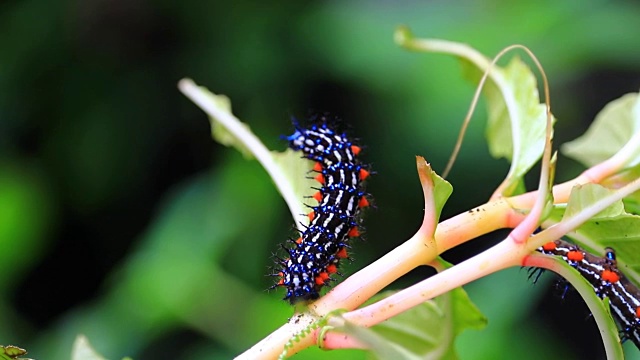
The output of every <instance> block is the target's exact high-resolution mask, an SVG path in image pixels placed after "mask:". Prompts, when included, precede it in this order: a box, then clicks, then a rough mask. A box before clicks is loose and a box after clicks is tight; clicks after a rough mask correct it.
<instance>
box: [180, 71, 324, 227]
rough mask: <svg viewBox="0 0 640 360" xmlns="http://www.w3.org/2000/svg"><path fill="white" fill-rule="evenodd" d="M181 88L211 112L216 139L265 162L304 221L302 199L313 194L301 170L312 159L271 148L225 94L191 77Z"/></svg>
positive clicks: (200, 105) (296, 212)
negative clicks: (235, 111) (215, 92)
mask: <svg viewBox="0 0 640 360" xmlns="http://www.w3.org/2000/svg"><path fill="white" fill-rule="evenodd" d="M178 87H179V88H180V90H181V91H182V92H183V93H184V94H185V95H186V96H187V97H188V98H189V99H191V100H192V101H193V102H194V103H196V105H198V106H199V107H200V108H201V109H202V110H204V112H205V113H207V115H209V118H210V120H211V132H212V135H213V137H214V139H216V140H217V141H219V142H221V143H222V144H225V145H227V146H233V147H235V148H236V149H238V151H240V152H241V153H243V154H244V155H245V156H246V157H249V158H250V157H255V158H256V159H257V160H258V161H259V162H260V164H262V166H263V167H264V168H265V170H267V172H268V173H269V175H270V176H271V179H273V182H274V183H275V184H276V187H277V188H278V190H279V191H280V194H282V197H283V198H284V200H285V201H286V202H287V206H288V207H289V211H290V212H291V215H292V216H293V218H294V219H297V220H301V219H302V218H301V217H300V215H301V214H303V213H305V210H306V207H305V203H304V202H301V201H300V200H301V199H304V197H305V196H308V195H310V190H309V189H310V187H309V183H308V182H306V181H305V179H304V178H305V176H304V175H305V173H306V171H305V172H301V169H306V170H308V169H309V166H311V165H310V164H309V161H306V160H304V159H301V158H300V156H299V155H293V154H292V152H290V151H289V152H286V153H278V152H272V151H269V150H268V149H267V148H266V146H264V144H263V143H262V142H261V141H260V139H259V138H258V137H257V136H256V135H255V134H253V133H252V132H251V129H250V128H249V126H247V125H246V124H244V123H243V122H241V121H240V120H239V119H238V118H236V117H235V116H234V115H233V114H232V113H231V103H230V101H229V99H228V98H227V97H226V96H224V95H216V94H213V93H212V92H210V91H209V90H208V89H207V88H205V87H203V86H197V85H196V84H195V83H194V82H193V81H192V80H189V79H183V80H181V81H180V83H179V84H178ZM296 222H297V223H299V221H296ZM298 228H299V229H300V230H302V225H300V224H298Z"/></svg>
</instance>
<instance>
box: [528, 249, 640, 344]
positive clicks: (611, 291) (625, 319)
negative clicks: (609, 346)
mask: <svg viewBox="0 0 640 360" xmlns="http://www.w3.org/2000/svg"><path fill="white" fill-rule="evenodd" d="M537 251H539V252H541V253H543V254H548V255H555V256H560V257H562V259H563V260H564V261H566V262H567V263H568V264H569V265H571V266H573V267H574V268H575V269H576V270H577V271H578V272H579V273H580V275H582V276H583V277H584V278H585V279H587V281H588V282H589V283H590V284H591V286H592V287H593V289H594V291H595V292H596V294H597V295H598V296H599V297H601V298H604V297H607V298H609V307H610V308H611V314H612V315H613V317H614V319H615V320H616V322H617V323H618V324H619V325H620V328H621V330H620V332H621V335H622V336H621V337H622V340H631V341H633V343H634V344H635V345H636V347H638V349H640V289H638V287H637V286H636V285H635V284H633V283H632V282H631V281H629V279H627V278H626V277H625V276H624V274H622V273H621V272H620V270H619V269H618V266H617V260H616V254H615V251H614V250H613V249H611V248H606V249H605V256H604V257H598V256H595V255H593V254H590V253H588V252H586V251H584V250H582V249H580V248H579V247H578V246H576V245H574V244H571V243H568V242H566V241H563V240H556V241H552V242H549V243H546V244H544V245H543V246H541V247H540V248H538V249H537Z"/></svg>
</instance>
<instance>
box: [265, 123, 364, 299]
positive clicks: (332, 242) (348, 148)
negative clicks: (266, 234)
mask: <svg viewBox="0 0 640 360" xmlns="http://www.w3.org/2000/svg"><path fill="white" fill-rule="evenodd" d="M309 123H310V126H308V127H307V128H304V127H301V126H300V125H299V124H298V123H297V122H295V121H294V127H295V131H294V133H293V134H292V135H290V136H287V137H286V138H285V139H286V140H287V141H288V142H289V146H290V147H291V148H292V149H294V150H296V151H300V152H302V157H304V158H307V159H309V160H312V161H314V162H315V165H314V167H313V170H312V171H314V172H316V173H317V176H316V177H315V180H316V181H318V183H319V184H320V187H319V188H318V189H317V190H318V191H317V192H316V193H315V194H314V195H313V198H314V199H315V200H316V201H317V203H318V205H316V206H310V207H311V209H312V211H311V212H310V213H309V214H308V216H309V219H310V223H309V225H308V226H307V227H306V229H305V230H304V231H303V232H302V234H301V236H300V237H299V238H297V239H295V240H293V239H291V240H290V243H291V244H292V246H291V247H289V248H287V247H285V251H286V252H287V257H286V258H285V259H280V260H279V261H278V265H279V266H280V267H281V270H280V271H279V272H278V273H277V274H275V275H276V276H278V277H279V280H278V282H277V283H276V284H275V285H274V286H273V287H274V288H275V287H285V288H286V290H287V292H286V295H285V297H284V300H288V301H289V302H290V303H291V304H294V303H296V302H299V301H306V300H313V299H317V298H318V297H319V296H320V290H321V288H322V287H323V286H324V285H328V284H329V283H330V282H331V281H334V279H333V278H332V277H331V276H332V275H333V274H336V273H337V272H338V265H339V264H340V261H341V260H342V259H346V258H348V254H347V248H349V244H348V242H349V239H350V238H354V237H358V236H360V230H359V220H360V210H361V209H362V208H365V207H367V206H369V200H368V199H367V196H366V195H365V192H364V180H365V179H367V178H368V177H369V175H370V172H369V170H367V169H366V167H365V166H364V165H363V164H361V163H360V161H359V160H358V155H359V154H360V151H361V148H360V147H359V146H358V145H356V144H355V143H354V142H353V141H352V140H351V139H350V138H349V137H347V135H346V134H345V133H340V132H338V131H337V130H335V126H334V125H335V124H336V123H337V120H336V119H335V118H333V117H331V116H329V115H327V114H320V115H315V116H313V117H311V118H310V119H309Z"/></svg>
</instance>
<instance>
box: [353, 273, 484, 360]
mask: <svg viewBox="0 0 640 360" xmlns="http://www.w3.org/2000/svg"><path fill="white" fill-rule="evenodd" d="M443 263H444V262H443ZM390 294H391V292H387V293H383V294H380V295H378V296H376V297H374V298H372V300H370V301H369V302H375V301H378V300H380V299H382V298H385V297H387V296H389V295H390ZM486 324H487V319H486V318H485V317H484V315H482V313H480V311H479V310H478V308H477V307H476V306H475V305H474V304H473V303H472V302H471V300H470V299H469V297H468V296H467V293H466V292H465V291H464V290H463V289H462V288H457V289H454V290H452V291H450V292H448V293H446V294H443V295H441V296H438V297H437V298H435V299H433V300H429V301H426V302H424V303H422V304H420V305H419V306H416V307H414V308H412V309H410V310H408V311H405V312H403V313H401V314H399V315H397V316H395V317H393V318H391V319H389V320H387V321H385V322H383V323H381V324H378V325H376V326H374V327H372V328H370V329H364V328H356V327H355V326H351V327H347V328H346V329H345V330H344V331H345V332H347V333H349V334H352V335H354V336H356V337H357V338H358V339H359V340H361V341H363V342H365V343H367V344H368V345H369V346H370V347H371V350H372V352H373V354H374V355H375V356H377V357H378V358H380V359H424V358H434V359H456V358H457V355H456V352H455V347H454V343H455V339H456V337H457V335H458V334H460V333H461V332H462V331H464V330H465V329H481V328H483V327H484V326H485V325H486Z"/></svg>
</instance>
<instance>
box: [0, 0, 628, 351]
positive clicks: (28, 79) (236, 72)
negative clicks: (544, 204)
mask: <svg viewBox="0 0 640 360" xmlns="http://www.w3.org/2000/svg"><path fill="white" fill-rule="evenodd" d="M639 18H640V5H638V4H637V3H636V2H633V1H617V2H607V1H566V2H556V1H536V2H526V3H524V2H523V3H518V2H513V1H505V0H494V1H487V2H484V3H482V4H480V3H479V2H474V1H460V2H457V3H450V2H448V1H428V2H419V1H410V2H404V3H402V4H397V3H395V2H391V1H371V2H364V1H352V2H340V1H322V2H320V1H318V2H298V1H283V2H279V3H278V4H277V5H275V4H274V5H269V4H266V3H260V2H253V1H246V0H241V1H235V2H213V1H210V2H202V1H193V0H187V1H182V2H177V1H160V0H158V1H144V0H110V1H107V0H93V1H92V0H89V1H80V2H73V1H63V2H54V1H45V0H26V1H16V0H8V1H3V2H2V4H0V50H1V54H2V55H1V56H0V344H5V345H6V344H15V345H20V346H22V347H25V348H27V349H28V350H29V356H30V357H32V358H35V359H67V358H69V354H70V350H71V344H72V342H73V339H74V337H75V336H76V335H77V334H78V333H84V334H86V335H87V336H88V337H89V340H90V341H91V342H92V344H93V345H94V346H95V348H96V349H97V350H98V351H99V352H101V353H102V354H104V355H105V356H107V357H108V358H111V359H119V358H121V357H122V356H125V355H128V356H132V357H134V358H135V359H170V358H171V359H218V358H219V359H226V358H230V357H233V356H234V355H236V354H238V353H240V352H242V351H243V350H245V349H246V348H248V347H249V346H251V345H252V344H254V343H255V342H257V341H258V340H260V339H262V338H263V337H264V336H266V335H267V334H268V333H269V332H271V331H272V330H274V329H275V328H277V327H278V326H279V325H281V324H282V323H283V322H285V321H286V320H287V318H288V317H289V316H291V314H292V310H291V308H290V307H289V306H288V305H287V304H286V303H284V302H283V301H281V300H280V299H281V297H282V296H283V294H282V292H281V291H277V292H266V291H264V289H267V288H268V287H269V286H270V285H271V284H272V281H273V279H271V278H269V277H266V276H265V274H267V273H268V267H269V266H271V265H272V264H273V260H272V259H271V254H272V253H273V252H276V251H277V249H278V244H279V243H280V242H282V241H283V240H284V239H285V238H287V237H288V236H290V235H292V233H293V222H292V220H291V218H290V217H289V215H288V211H287V209H286V208H285V205H284V202H283V201H282V199H280V198H279V196H278V194H277V192H276V190H275V188H274V187H273V185H272V183H271V181H270V179H269V178H268V177H267V176H266V174H265V172H264V171H263V170H262V169H261V168H260V166H259V165H258V164H257V163H255V162H246V161H245V160H244V159H243V158H242V157H241V156H240V155H239V154H238V153H236V152H235V151H234V150H231V149H228V148H224V147H222V146H220V145H217V144H214V143H213V141H212V140H211V137H210V129H209V124H208V121H207V118H206V117H205V115H204V114H203V113H202V112H201V111H200V110H199V109H198V108H196V106H195V105H193V104H191V103H190V102H189V101H188V100H187V99H185V98H184V97H183V96H182V95H181V94H180V93H179V92H178V91H177V88H176V84H177V82H178V80H179V79H180V78H182V77H191V78H193V79H194V80H195V81H196V82H198V83H199V84H201V85H204V86H207V87H208V88H209V89H210V90H212V91H214V92H216V93H223V94H226V95H228V96H229V97H230V98H231V100H232V104H233V108H234V113H235V114H236V115H237V116H238V117H239V118H240V119H242V120H243V121H246V122H247V123H249V124H250V126H251V127H252V129H253V130H254V132H255V133H256V134H258V135H259V136H260V137H261V138H262V139H263V141H264V142H266V144H267V145H268V146H269V147H271V148H274V149H284V147H285V144H284V143H283V142H282V141H281V140H280V139H279V136H280V135H281V134H287V133H288V132H290V131H291V125H290V120H289V119H290V117H291V116H298V117H303V116H304V115H306V114H307V113H308V111H309V110H310V109H315V110H323V111H324V110H326V111H331V112H334V113H336V114H338V115H340V116H341V117H342V118H344V119H345V122H347V123H348V124H350V126H352V131H351V132H352V133H353V134H355V135H357V136H358V137H360V138H361V142H362V143H363V144H365V145H366V146H367V147H366V149H365V150H366V151H365V154H364V159H366V161H368V162H370V163H371V164H372V168H373V169H375V171H376V172H377V174H376V176H374V177H373V178H372V179H371V181H369V185H368V191H370V192H371V194H372V196H373V198H374V199H375V205H376V207H375V209H373V210H372V211H368V212H367V214H366V219H365V226H366V228H367V233H366V242H365V243H356V244H355V245H354V251H353V254H354V259H355V261H354V262H353V263H351V264H349V265H347V266H346V267H345V269H344V272H345V273H346V274H350V273H352V272H353V271H355V270H356V269H359V268H362V267H363V266H365V265H366V264H368V263H370V262H371V261H373V260H375V259H377V258H378V257H380V256H381V255H382V254H384V253H386V252H387V251H389V250H390V249H392V248H394V247H395V246H397V245H398V244H400V243H402V242H403V241H404V240H405V239H407V238H409V237H410V236H411V235H412V234H413V233H414V231H415V230H416V229H417V228H418V226H419V223H420V220H421V218H422V208H423V204H422V202H421V198H422V196H421V191H420V186H419V183H418V180H417V177H416V172H415V158H414V156H415V155H423V156H425V157H426V158H427V160H428V161H430V162H431V163H432V164H433V166H434V168H435V169H436V171H439V172H441V171H442V170H443V169H444V166H445V164H446V160H447V158H448V156H449V154H450V152H451V149H452V148H453V145H454V141H455V138H456V136H457V132H458V129H459V126H460V123H461V122H462V119H463V118H464V115H465V113H466V111H467V108H468V106H469V103H470V101H471V97H472V94H473V91H474V88H475V86H474V85H473V84H469V83H466V82H465V81H464V80H463V79H462V78H461V74H460V67H459V64H458V62H457V61H456V60H455V59H453V58H450V57H447V56H444V55H435V54H417V53H409V52H406V51H404V50H402V49H400V48H398V47H397V46H396V45H394V43H393V39H392V36H393V31H394V29H395V28H396V26H398V25H400V24H405V25H408V26H410V27H411V29H412V30H413V31H414V33H415V34H416V36H420V37H433V38H443V39H447V40H454V41H461V42H465V43H468V44H470V45H472V46H473V47H475V48H477V49H478V50H480V51H481V52H483V53H485V54H487V55H489V56H492V55H494V54H496V53H497V52H498V51H499V50H500V49H502V48H503V47H505V46H507V45H510V44H513V43H521V44H525V45H527V46H529V47H530V48H531V49H532V50H533V51H534V52H535V53H536V55H537V56H538V57H539V59H540V60H541V62H542V64H543V65H544V67H545V69H546V71H547V75H548V77H549V79H550V86H551V94H552V104H553V111H554V113H555V115H556V117H557V118H558V119H559V123H558V125H557V127H556V135H555V141H556V144H561V143H562V142H564V141H567V140H570V139H573V138H575V137H577V136H578V135H580V134H581V133H582V132H583V131H584V130H585V129H586V128H587V126H588V125H589V123H590V121H591V120H592V119H593V117H594V115H595V114H596V113H597V111H598V110H599V109H601V108H602V107H603V106H604V105H605V104H606V103H607V102H609V101H611V100H613V99H615V98H618V97H619V96H621V95H623V94H625V93H627V92H631V91H637V89H638V86H639V84H640V66H639V65H638V64H640V47H639V46H638V34H640V21H638V19H639ZM474 119H475V120H474V121H473V122H472V124H471V128H470V131H469V133H468V135H467V137H466V141H465V143H464V146H463V148H462V153H461V155H460V157H459V159H458V162H457V164H456V166H455V167H454V170H453V172H452V174H451V175H450V177H449V179H448V180H449V181H450V182H451V183H452V184H453V186H454V193H453V195H452V197H451V199H450V201H449V203H448V204H447V206H446V207H445V209H444V212H443V218H448V217H450V216H453V215H455V214H457V213H459V212H462V211H465V210H468V209H470V208H472V207H474V206H476V205H479V204H481V203H483V202H484V201H486V199H487V198H488V197H489V196H490V194H491V193H492V191H493V189H494V188H495V186H497V184H499V182H500V181H501V179H502V177H503V176H504V175H505V174H506V171H507V169H508V164H507V163H506V161H504V160H493V159H491V158H490V157H489V155H488V151H487V148H486V145H485V142H484V139H483V129H484V112H483V110H482V107H481V108H480V110H479V111H478V112H477V115H476V116H475V118H474ZM558 168H559V169H558V180H559V181H563V180H566V179H569V178H572V177H573V176H575V175H576V174H578V173H579V172H580V170H581V168H580V166H579V165H578V164H576V163H574V162H572V161H570V160H568V159H566V158H562V157H561V158H560V160H559V162H558ZM536 177H537V173H536V171H535V170H534V171H533V172H532V174H531V177H530V178H529V180H530V181H529V185H530V186H535V183H536V180H535V179H536ZM503 235H504V233H497V234H492V235H489V236H486V237H483V238H482V239H479V240H477V241H474V242H471V243H469V244H465V245H464V246H461V247H460V248H459V249H455V251H451V252H450V253H447V254H445V258H446V259H447V260H449V261H451V262H454V263H456V262H459V261H461V260H463V259H465V258H467V257H469V256H471V255H472V254H474V253H477V252H478V251H481V250H482V249H484V248H487V247H489V246H490V245H491V244H493V243H495V241H497V240H498V239H500V238H501V237H502V236H503ZM428 274H429V272H428V271H426V270H422V269H419V270H416V271H415V272H412V273H411V274H409V275H408V276H407V277H406V278H403V279H400V280H399V281H398V283H397V284H395V285H396V287H400V286H406V285H408V284H411V283H414V282H416V281H418V280H419V279H421V278H424V277H425V276H427V275H428ZM551 284H552V276H550V275H547V276H545V277H543V279H542V280H541V282H539V284H538V285H537V286H532V285H531V283H530V282H529V281H528V280H527V273H526V271H524V270H520V269H513V270H512V271H506V272H502V273H499V274H496V275H494V276H491V277H488V278H486V279H483V280H481V281H478V282H476V283H473V284H470V285H469V286H468V288H467V290H468V291H469V293H470V296H471V298H472V299H473V300H474V301H475V302H476V303H477V304H478V306H479V307H480V308H481V310H482V311H484V312H485V314H486V315H487V316H488V317H489V326H488V327H487V329H486V330H485V331H482V332H467V333H465V334H463V336H462V338H461V339H460V342H459V343H458V349H459V352H460V354H461V356H462V358H463V359H510V358H515V357H517V358H519V359H539V358H543V357H544V358H547V359H554V358H558V359H559V358H562V359H571V358H574V359H582V358H602V357H603V356H604V355H603V350H602V345H601V341H600V340H599V336H598V330H597V328H596V327H595V324H594V321H593V320H592V319H591V318H589V316H588V310H587V308H586V306H585V305H584V304H583V303H582V301H581V300H580V298H579V296H578V295H576V294H569V295H568V296H567V297H566V298H565V299H564V300H560V299H559V297H558V296H557V294H558V291H556V290H554V289H553V286H552V285H551ZM425 326H429V324H425ZM627 345H631V346H627V347H626V349H627V353H628V354H629V355H630V357H631V356H636V357H637V356H638V350H637V349H635V348H634V347H633V344H627ZM515 354H517V355H515ZM339 357H342V358H362V357H363V356H362V354H361V353H359V352H355V351H336V352H332V353H323V352H320V351H317V350H309V351H306V352H304V353H301V354H300V355H298V356H297V358H300V359H311V358H339Z"/></svg>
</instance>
